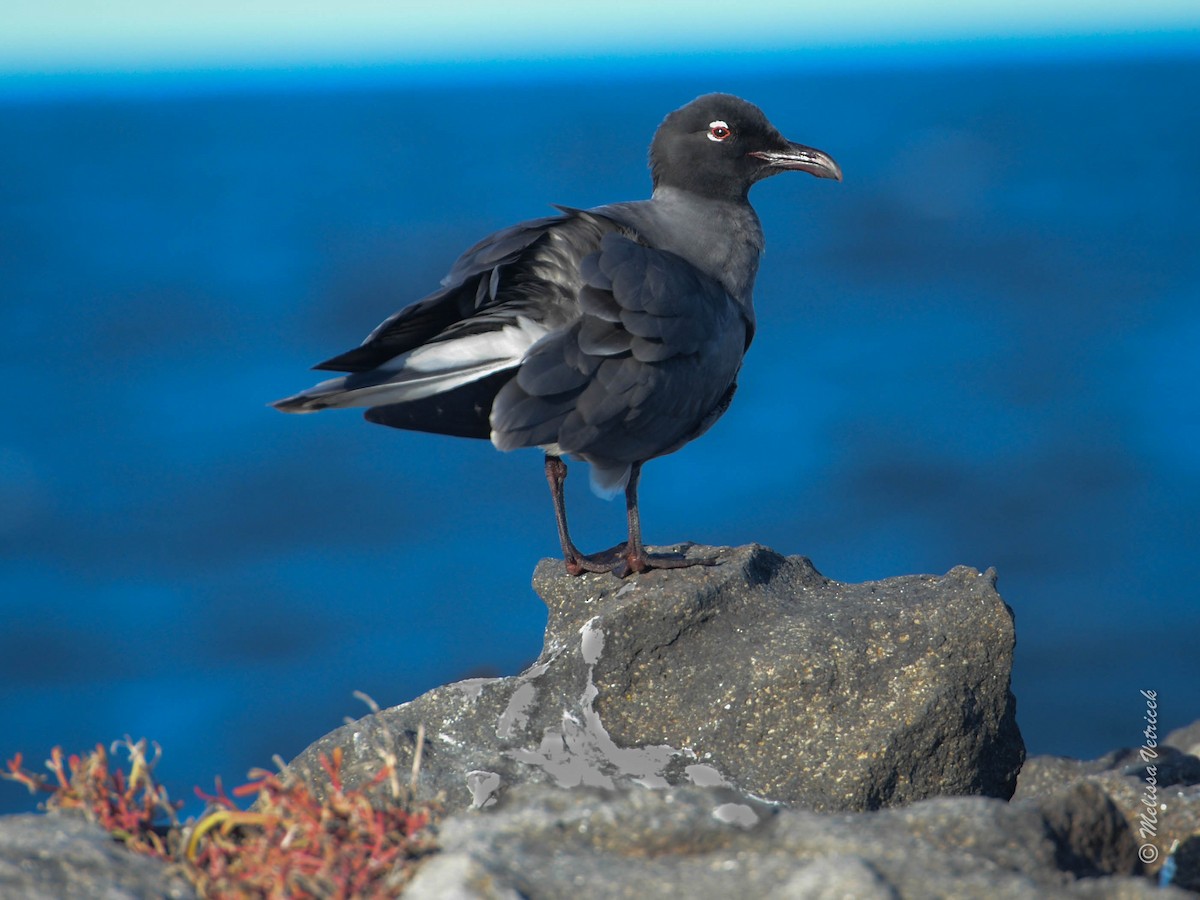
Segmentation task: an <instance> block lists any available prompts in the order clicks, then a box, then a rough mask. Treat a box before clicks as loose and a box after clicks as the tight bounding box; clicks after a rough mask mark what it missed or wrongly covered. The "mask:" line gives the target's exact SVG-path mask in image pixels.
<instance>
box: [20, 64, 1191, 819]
mask: <svg viewBox="0 0 1200 900" xmlns="http://www.w3.org/2000/svg"><path fill="white" fill-rule="evenodd" d="M2 87H3V85H0V88H2ZM711 90H724V91H730V92H733V93H737V94H739V95H741V96H744V97H746V98H747V99H750V100H752V101H754V102H755V103H757V104H758V105H760V106H761V107H762V108H763V109H764V110H765V111H766V112H767V114H768V115H769V116H770V117H771V119H772V120H773V121H774V122H775V124H776V125H778V126H779V127H780V129H781V130H782V131H783V132H784V133H785V134H786V135H787V136H788V137H790V138H792V139H793V140H797V141H801V142H804V143H808V144H811V145H813V146H816V147H819V148H821V149H823V150H826V151H827V152H829V153H830V154H832V155H833V156H834V157H835V158H836V159H837V160H838V162H839V163H840V164H841V166H842V168H843V170H844V172H845V182H844V183H843V184H836V183H833V182H825V181H817V180H815V179H811V178H807V177H802V176H789V177H787V178H779V179H772V180H770V181H768V182H767V183H764V184H762V185H760V186H758V187H756V188H755V189H754V192H753V193H752V200H753V201H754V203H755V206H756V208H757V209H758V211H759V214H760V216H761V218H762V221H763V227H764V230H765V232H766V236H767V244H768V249H767V253H766V255H765V256H764V259H763V263H762V267H761V270H760V274H759V279H758V286H757V290H756V309H757V315H758V334H757V337H756V339H755V343H754V346H753V347H752V348H751V350H750V353H749V355H748V357H747V359H746V363H745V367H744V368H743V370H742V375H741V379H740V385H741V386H740V390H739V392H738V395H737V398H736V400H735V402H734V404H733V406H732V408H731V409H730V411H729V412H728V413H727V414H726V415H725V417H724V418H723V419H722V420H721V421H720V422H719V423H718V424H717V425H716V426H715V427H714V428H713V429H712V431H711V432H709V433H708V434H707V435H705V436H704V437H703V438H702V439H701V440H699V441H697V442H695V443H693V444H691V445H689V446H688V447H686V448H685V449H683V450H682V451H680V452H679V453H677V454H674V455H672V456H670V457H667V458H664V459H662V460H657V461H654V462H651V463H650V464H649V465H647V467H646V470H645V473H644V477H643V482H642V517H643V525H644V529H645V533H646V537H647V540H648V541H649V542H650V543H652V544H654V543H657V544H666V543H672V542H678V541H683V540H692V541H697V542H702V543H711V544H729V545H737V544H744V543H748V542H752V541H757V542H759V543H762V544H765V545H767V546H770V547H772V548H774V549H776V550H778V551H779V552H782V553H786V554H802V555H805V556H808V557H810V558H811V559H812V560H813V562H814V564H815V565H816V567H817V568H818V569H819V570H820V571H821V572H822V573H824V574H825V575H827V576H829V577H831V578H835V579H838V580H841V581H864V580H870V579H879V578H885V577H888V576H891V575H901V574H909V573H921V572H927V573H944V572H946V571H947V570H949V569H950V568H952V567H954V566H956V565H959V564H967V565H971V566H976V567H979V568H981V569H982V568H986V567H990V566H994V567H996V569H997V570H998V572H999V589H1000V591H1001V593H1002V595H1003V596H1004V597H1005V599H1006V600H1007V602H1008V603H1009V605H1010V606H1012V608H1013V610H1014V611H1015V614H1016V620H1017V635H1018V646H1017V651H1016V663H1015V670H1014V674H1013V689H1014V692H1015V693H1016V696H1017V710H1018V722H1019V724H1020V726H1021V729H1022V732H1023V734H1024V736H1025V740H1026V743H1027V745H1028V748H1029V751H1030V752H1031V753H1059V754H1069V755H1075V756H1083V757H1088V756H1095V755H1098V754H1100V753H1102V752H1104V751H1106V750H1108V749H1111V748H1113V747H1116V746H1120V745H1135V744H1139V743H1140V742H1141V739H1142V738H1141V731H1142V728H1143V727H1144V723H1143V722H1142V719H1141V716H1142V713H1143V712H1144V701H1143V700H1142V698H1141V696H1140V694H1139V691H1141V690H1143V689H1147V690H1156V691H1157V692H1158V696H1159V708H1160V715H1161V716H1162V721H1161V727H1162V731H1161V733H1163V734H1165V733H1166V731H1168V730H1169V729H1170V728H1172V727H1175V726H1178V725H1182V724H1185V723H1187V722H1190V721H1192V720H1194V719H1196V718H1198V717H1200V655H1198V654H1196V652H1195V651H1194V649H1193V647H1194V643H1195V639H1196V637H1197V635H1198V634H1200V604H1198V603H1197V586H1196V572H1197V568H1196V562H1195V558H1196V553H1197V550H1198V549H1200V540H1198V539H1200V525H1198V522H1200V352H1197V347H1200V212H1198V211H1200V104H1197V103H1196V100H1195V98H1196V97H1197V96H1200V55H1188V54H1182V53H1168V54H1163V55H1156V54H1154V53H1152V52H1146V53H1145V54H1129V55H1123V56H1111V57H1106V56H1103V55H1101V56H1098V57H1096V58H1089V57H1088V56H1087V55H1086V54H1083V55H1080V54H1075V55H1072V56H1070V57H1065V58H1063V59H1058V60H1056V59H1054V58H1052V56H1051V57H1045V58H1042V57H1037V58H1034V57H1030V58H1014V59H1011V60H1005V59H1002V58H990V57H989V58H987V59H981V60H977V61H975V60H972V59H971V58H970V57H969V55H966V56H963V57H961V58H955V59H952V60H944V61H941V62H931V63H922V62H921V61H920V59H919V58H916V57H914V58H910V59H908V60H907V61H903V60H899V61H891V62H887V63H876V64H864V65H861V66H852V65H851V66H847V65H832V64H830V65H824V64H822V63H821V62H820V61H819V60H818V61H816V62H806V61H804V60H802V59H791V58H789V57H788V56H787V55H780V56H776V57H772V59H771V60H769V61H767V62H762V61H759V62H757V63H753V62H748V61H747V60H745V59H741V58H735V57H731V58H728V59H716V60H713V61H711V62H710V63H708V64H705V65H703V66H690V67H681V68H680V69H679V70H678V71H676V70H674V69H673V68H672V67H671V66H668V65H657V66H652V67H649V68H647V69H645V70H641V69H638V68H637V66H636V65H635V64H633V63H629V64H628V65H622V66H609V65H597V66H596V67H594V68H589V67H588V66H576V67H574V68H572V69H571V70H570V72H569V73H566V74H563V73H556V72H555V70H554V68H553V66H549V65H546V66H543V67H542V68H541V69H538V70H537V71H535V72H532V73H531V74H529V75H528V77H522V78H496V79H492V78H490V77H489V76H488V72H487V70H486V68H482V69H479V70H476V71H474V72H473V73H467V74H466V75H461V76H458V77H452V78H451V77H447V78H444V79H440V80H439V78H437V77H430V78H423V79H413V78H407V77H404V76H403V75H402V74H396V73H394V72H393V73H388V72H386V71H384V72H381V73H380V74H379V75H378V76H377V77H367V76H359V77H354V78H342V77H336V76H335V75H324V76H323V75H320V74H319V73H318V74H317V75H311V74H310V75H308V76H306V77H297V78H294V79H293V78H289V77H283V76H281V77H278V78H272V79H257V80H256V79H254V78H250V77H247V78H246V79H240V78H239V77H237V75H236V73H232V74H231V73H225V74H224V75H222V76H221V77H219V78H218V77H214V78H212V79H209V80H206V79H205V78H203V77H197V78H194V79H191V80H188V81H186V83H182V84H181V83H177V82H172V81H170V80H167V81H163V82H162V83H159V82H156V81H154V80H153V79H142V80H140V81H137V82H136V85H135V87H134V88H132V89H127V88H126V87H122V86H121V84H120V83H117V84H116V86H114V85H113V84H110V83H103V84H100V85H98V86H93V87H87V86H86V84H85V89H78V90H55V91H46V92H38V91H36V90H27V89H23V90H21V91H10V92H8V93H5V92H4V91H3V90H0V383H3V384H4V386H5V391H4V394H5V396H6V397H7V400H6V401H5V407H6V408H5V414H4V416H3V418H2V420H0V615H2V617H3V629H2V631H0V754H3V755H4V757H5V758H9V757H11V756H12V755H13V754H15V753H16V752H18V751H21V752H23V753H24V754H25V756H26V759H27V760H30V759H32V760H38V759H41V758H43V756H44V755H45V754H47V753H48V751H49V749H50V747H51V746H53V745H55V744H61V745H62V746H63V747H64V748H65V749H67V750H68V751H79V750H86V749H87V748H89V747H91V746H93V745H94V744H96V743H98V742H99V743H104V744H108V743H109V742H111V741H113V740H115V739H119V738H121V737H122V736H124V735H126V734H129V735H131V736H133V737H134V738H138V737H146V738H149V739H151V740H154V741H157V742H158V743H160V744H161V745H162V748H163V754H164V756H163V760H162V762H161V764H160V766H159V770H158V772H159V775H160V776H161V777H162V779H163V780H164V782H165V783H166V784H167V786H168V788H169V789H170V791H171V793H172V795H174V796H177V797H179V798H182V799H188V800H191V799H192V787H193V786H196V785H198V786H201V787H204V788H210V787H211V786H212V781H213V777H214V776H216V775H220V776H221V777H222V778H223V779H224V781H225V782H226V784H236V783H239V782H240V780H242V778H243V777H244V775H245V773H246V771H247V770H248V769H250V768H251V767H254V766H269V765H270V760H271V757H272V755H273V754H280V755H282V756H283V757H285V758H289V757H290V756H292V755H294V754H296V753H297V752H299V751H300V750H301V749H303V748H304V747H305V746H306V745H307V744H308V743H309V742H311V741H312V740H315V739H316V738H318V737H320V736H321V735H323V734H324V733H326V732H327V731H329V730H331V729H333V728H335V727H336V726H338V725H339V724H341V722H342V718H343V717H344V716H347V715H349V716H354V717H357V716H359V715H361V714H363V713H364V712H366V709H365V707H363V706H362V704H361V703H360V702H359V701H357V700H355V699H354V698H353V697H352V693H353V692H354V691H356V690H361V691H365V692H367V693H368V694H370V695H371V696H373V697H374V698H375V699H376V700H377V701H378V702H379V703H380V704H381V705H384V706H390V705H394V704H398V703H402V702H404V701H406V700H409V699H412V698H414V697H416V696H417V695H419V694H420V693H422V692H424V691H426V690H428V689H430V688H432V687H435V686H437V685H440V684H444V683H446V682H449V681H452V680H456V679H459V678H464V677H469V676H479V675H488V674H510V673H515V672H517V671H519V670H520V669H521V668H523V667H524V666H525V665H526V664H528V663H529V662H530V661H531V660H532V659H533V658H534V657H536V655H537V654H538V652H539V650H540V647H541V636H542V629H543V626H544V623H545V609H544V607H543V606H542V604H541V603H540V601H539V600H538V599H537V597H536V596H535V595H534V594H533V592H532V590H531V588H530V586H529V581H530V577H531V575H532V571H533V568H534V565H535V564H536V562H537V561H538V560H539V559H540V558H542V557H546V556H554V555H556V554H557V542H556V537H555V530H554V521H553V515H552V511H551V506H550V499H549V495H548V492H547V490H546V487H545V482H544V479H543V476H542V469H541V457H540V455H539V454H538V453H537V452H536V451H526V452H517V453H512V454H500V453H497V452H495V451H494V450H493V449H492V448H491V447H490V446H489V445H487V444H485V443H483V442H472V441H465V440H457V439H451V438H442V437H435V436H429V435H420V434H410V433H403V432H398V431H393V430H390V429H385V428H381V427H377V426H373V425H368V424H366V423H364V422H363V421H362V419H361V418H360V417H359V416H358V415H357V414H355V413H354V412H353V411H346V412H341V413H324V414H322V415H319V416H308V417H302V418H298V417H290V416H282V415H280V414H278V413H277V412H275V411H273V410H271V409H269V408H268V407H267V403H268V402H269V401H271V400H274V399H277V398H279V397H282V396H285V395H287V394H290V393H293V392H295V391H297V390H299V389H301V388H303V387H307V386H308V385H309V384H311V383H313V382H314V381H315V380H317V377H318V376H317V375H316V373H311V372H309V371H308V367H309V366H311V365H312V364H314V363H316V362H318V361H319V360H322V359H325V358H327V357H329V356H332V355H334V354H336V353H339V352H341V351H343V350H347V349H349V348H351V347H353V346H355V345H356V344H357V343H358V342H359V341H360V340H361V339H362V338H363V337H364V336H365V335H366V334H367V332H368V331H369V330H370V329H371V328H373V327H374V326H375V325H376V324H377V323H378V322H379V321H380V320H382V319H383V318H384V317H385V316H387V315H388V314H389V313H390V312H392V311H393V310H394V309H397V308H399V307H400V306H402V305H405V304H407V303H409V302H411V301H413V300H415V299H417V298H419V297H420V296H422V295H423V294H425V293H427V292H429V291H431V290H433V289H434V288H435V287H436V285H437V282H438V279H439V278H440V277H441V276H442V274H444V272H445V271H446V269H447V268H448V266H449V264H450V263H451V262H452V261H453V259H454V258H455V256H456V255H457V254H458V253H459V252H460V251H461V250H463V249H465V248H466V247H467V246H468V245H470V244H471V243H473V242H474V241H475V240H477V239H478V238H480V237H481V236H483V235H485V234H487V233H488V232H490V231H492V230H494V229H496V228H499V227H502V226H504V225H506V224H509V223H511V222H513V221H516V220H519V219H523V218H532V217H536V216H541V215H544V214H546V213H547V212H548V210H549V206H548V205H549V204H551V203H561V204H565V205H570V206H579V207H587V206H592V205H597V204H601V203H605V202H610V201H615V200H624V199H637V198H640V197H644V196H646V195H647V194H648V190H649V177H648V173H647V171H646V167H645V155H646V147H647V145H648V143H649V139H650V136H651V134H652V132H653V130H654V128H655V126H656V125H657V123H658V122H659V121H660V120H661V118H662V116H663V115H664V114H665V113H666V112H668V111H670V110H671V109H674V108H676V107H678V106H680V105H682V104H683V103H685V102H687V101H688V100H690V99H692V98H693V97H694V96H696V95H698V94H701V93H705V92H707V91H711ZM573 471H574V473H575V474H574V475H573V477H572V478H571V480H570V481H569V482H568V496H569V503H570V509H571V514H572V517H573V522H572V524H573V530H574V532H575V535H576V538H577V540H578V542H579V543H580V545H581V546H583V547H584V548H585V549H587V548H591V549H599V548H601V547H607V546H610V545H612V544H614V543H616V542H617V541H619V540H621V539H622V538H623V536H624V515H623V508H622V505H621V504H620V503H615V504H609V503H604V502H603V501H600V500H598V499H596V498H595V497H593V496H591V495H590V494H589V493H588V491H587V488H586V482H587V479H586V475H585V469H584V468H583V467H582V466H577V467H575V468H574V470H573ZM32 804H33V800H32V799H31V798H29V797H28V796H26V795H24V794H23V793H22V792H21V791H20V789H19V788H18V787H17V786H15V785H11V786H9V787H8V788H2V789H0V810H4V811H13V810H19V809H28V808H30V807H31V806H32ZM193 805H194V804H193Z"/></svg>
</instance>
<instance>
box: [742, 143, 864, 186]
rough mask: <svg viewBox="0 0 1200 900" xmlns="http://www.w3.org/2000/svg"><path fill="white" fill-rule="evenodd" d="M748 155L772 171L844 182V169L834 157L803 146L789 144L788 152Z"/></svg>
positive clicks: (774, 151) (765, 151)
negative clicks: (805, 174)
mask: <svg viewBox="0 0 1200 900" xmlns="http://www.w3.org/2000/svg"><path fill="white" fill-rule="evenodd" d="M748 155H749V156H753V157H756V158H758V159H761V160H762V161H763V162H765V163H766V164H767V165H768V166H770V167H771V168H772V169H778V170H784V171H787V170H795V171H798V172H807V173H808V174H809V175H816V176H817V177H818V178H832V179H833V180H834V181H841V180H842V169H841V167H840V166H839V165H838V164H837V163H836V162H834V161H833V157H832V156H830V155H829V154H828V153H822V152H821V151H820V150H817V149H815V148H813V147H805V146H804V145H803V144H793V143H790V142H789V143H788V145H787V149H786V150H755V151H753V152H751V153H749V154H748Z"/></svg>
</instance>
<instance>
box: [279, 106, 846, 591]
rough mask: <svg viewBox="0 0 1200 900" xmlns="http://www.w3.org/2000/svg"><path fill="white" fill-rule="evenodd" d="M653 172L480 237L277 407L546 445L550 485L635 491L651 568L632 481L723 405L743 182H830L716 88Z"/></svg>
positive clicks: (742, 334)
mask: <svg viewBox="0 0 1200 900" xmlns="http://www.w3.org/2000/svg"><path fill="white" fill-rule="evenodd" d="M651 169H652V172H653V175H654V184H655V186H654V192H653V195H652V196H651V198H650V199H649V200H643V201H637V202H631V203H617V204H612V205H609V206H601V207H598V208H596V209H591V210H577V209H570V208H566V207H560V208H559V209H560V211H561V212H560V215H557V216H552V217H548V218H543V219H536V220H533V221H529V222H524V223H521V224H519V225H515V226H513V227H511V228H507V229H504V230H502V231H499V232H496V233H495V234H493V235H491V236H489V237H487V238H485V239H484V240H482V241H480V242H479V243H478V244H476V245H475V246H474V247H472V248H471V249H469V250H467V251H466V252H465V253H464V254H463V255H462V256H461V257H460V258H459V259H458V261H457V262H455V263H454V265H453V266H452V267H451V269H450V272H449V274H448V275H447V276H446V278H445V279H443V282H442V287H441V289H440V290H438V291H436V292H435V293H433V294H430V295H429V296H428V297H426V298H424V299H423V300H420V301H418V302H417V303H414V304H412V305H411V306H408V307H406V308H404V309H402V310H400V311H399V312H398V313H396V314H395V315H393V316H391V317H390V318H389V319H387V320H386V321H385V322H383V323H382V324H381V325H380V326H379V327H378V328H376V329H375V330H374V331H373V332H372V333H371V334H370V335H369V336H368V337H367V339H366V340H365V341H364V342H363V344H362V345H361V346H360V347H357V348H355V349H354V350H351V351H349V352H347V353H343V354H341V355H340V356H337V357H334V358H333V359H330V360H327V361H326V362H324V363H321V364H320V365H319V366H317V368H319V369H332V370H335V371H341V372H344V373H347V374H345V375H342V376H340V377H337V378H333V379H330V380H328V381H325V382H322V383H321V384H318V385H316V386H315V387H313V388H310V389H309V390H307V391H304V392H302V393H300V394H297V395H295V396H293V397H288V398H286V399H284V400H280V401H278V402H277V403H276V404H275V406H276V407H277V408H279V409H281V410H283V411H285V412H312V411H315V410H319V409H326V408H332V407H347V406H365V407H368V410H367V413H366V415H367V418H368V419H370V420H371V421H374V422H379V423H381V424H385V425H390V426H393V427H398V428H406V429H411V430H420V431H433V432H440V433H446V434H455V435H460V436H467V437H487V438H490V439H491V441H492V443H493V444H494V445H495V446H496V447H497V448H499V449H501V450H513V449H517V448H521V447H541V448H543V449H544V450H545V451H546V453H547V454H548V459H547V474H548V476H549V477H551V487H552V488H555V477H554V476H552V475H551V461H550V460H551V459H555V463H556V464H557V465H561V463H558V461H557V459H556V458H557V457H561V456H563V455H568V456H572V457H574V458H577V459H583V460H586V461H587V462H589V463H591V465H592V483H593V486H594V487H595V488H596V489H597V490H598V491H599V492H602V493H611V492H615V491H617V490H620V489H621V488H622V487H627V493H630V501H629V502H630V509H631V520H630V524H631V536H630V538H631V539H630V544H629V546H628V548H627V550H628V552H627V553H625V556H624V557H623V558H626V559H627V561H628V559H633V558H634V557H635V556H636V557H637V558H636V559H634V561H633V570H641V569H642V568H645V567H647V566H648V565H657V564H658V563H657V562H656V561H653V560H651V559H650V558H649V556H648V555H647V554H644V552H643V551H642V549H641V547H640V534H638V535H637V541H636V543H637V545H638V546H637V547H636V553H635V548H634V546H633V545H634V543H635V541H634V537H635V535H634V532H635V530H636V528H635V525H636V479H637V475H636V473H637V471H638V469H639V468H640V466H641V464H642V463H644V462H645V461H647V460H649V459H653V458H655V457H658V456H662V455H663V454H666V453H670V452H672V451H674V450H676V449H678V448H679V447H681V446H682V445H683V444H685V443H687V442H688V441H690V440H692V439H693V438H695V437H697V436H698V435H700V434H702V433H703V432H704V431H705V430H706V429H707V428H708V427H709V426H710V425H711V424H712V423H713V422H714V421H715V420H716V419H717V418H718V417H719V416H720V415H721V413H722V412H724V410H725V409H726V407H728V405H729V402H730V399H731V398H732V396H733V392H734V390H735V387H736V379H737V374H738V370H739V369H740V367H741V361H742V357H743V355H744V354H745V352H746V349H747V348H748V347H749V345H750V342H751V339H752V338H753V335H754V328H755V320H754V309H753V305H752V299H751V294H752V291H753V286H754V279H755V275H756V273H757V270H758V260H759V256H760V254H761V252H762V248H763V235H762V229H761V227H760V225H759V221H758V217H757V216H756V215H755V213H754V210H753V208H752V207H751V206H750V204H749V202H748V200H747V194H748V191H749V189H750V186H751V185H752V184H754V183H755V182H756V181H758V180H760V179H761V178H763V177H766V176H767V175H770V174H774V173H775V172H777V171H784V170H788V169H796V170H801V171H808V172H810V173H812V174H816V175H819V176H822V177H831V178H838V179H840V177H841V173H840V171H839V170H838V168H837V165H836V163H834V162H833V160H832V159H830V158H829V157H828V156H826V155H825V154H823V153H821V152H820V151H816V150H812V149H811V148H808V147H804V146H802V145H798V144H792V143H791V142H789V141H787V140H785V139H784V138H783V137H782V136H781V135H780V134H779V132H778V131H777V130H776V129H775V128H774V127H773V126H772V125H771V124H770V123H769V122H768V121H767V119H766V117H765V116H763V114H762V113H761V112H760V111H759V110H758V109H757V108H756V107H754V106H752V105H751V104H749V103H746V102H745V101H743V100H739V99H738V98H736V97H732V96H730V95H727V94H711V95H708V96H705V97H701V98H699V99H697V100H695V101H693V102H692V103H690V104H688V105H687V106H685V107H683V108H682V109H680V110H677V111H676V112H674V113H672V114H671V115H670V116H668V117H667V119H666V120H665V121H664V122H663V125H662V126H661V127H660V128H659V130H658V132H657V133H656V135H655V139H654V143H653V144H652V146H651ZM556 471H557V470H556ZM631 473H633V480H632V481H631V480H630V476H631ZM561 477H565V468H563V469H562V475H561ZM561 477H559V479H558V480H559V484H558V487H557V489H556V491H555V503H556V512H558V513H559V530H560V538H561V539H562V542H563V549H564V555H565V556H567V562H568V568H572V559H571V554H572V552H574V553H575V554H576V555H577V556H578V559H579V560H583V561H584V562H587V561H588V560H589V559H590V558H588V557H583V556H582V554H578V553H577V551H575V550H574V546H573V545H572V544H570V540H569V537H568V536H567V534H566V520H565V509H563V507H562V499H561ZM577 561H578V560H577ZM639 562H640V563H641V564H642V565H640V566H639V564H638V563H639ZM598 565H601V566H602V568H609V567H610V566H609V565H608V562H607V561H605V562H604V563H603V564H598ZM584 568H588V566H586V565H584ZM572 570H573V571H574V569H572ZM593 570H594V569H593Z"/></svg>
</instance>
